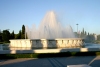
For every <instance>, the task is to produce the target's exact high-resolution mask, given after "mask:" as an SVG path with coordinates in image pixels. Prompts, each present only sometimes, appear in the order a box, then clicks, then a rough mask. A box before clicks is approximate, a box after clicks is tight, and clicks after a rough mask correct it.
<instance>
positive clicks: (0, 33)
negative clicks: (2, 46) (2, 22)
mask: <svg viewBox="0 0 100 67" xmlns="http://www.w3.org/2000/svg"><path fill="white" fill-rule="evenodd" d="M0 42H2V32H1V30H0Z"/></svg>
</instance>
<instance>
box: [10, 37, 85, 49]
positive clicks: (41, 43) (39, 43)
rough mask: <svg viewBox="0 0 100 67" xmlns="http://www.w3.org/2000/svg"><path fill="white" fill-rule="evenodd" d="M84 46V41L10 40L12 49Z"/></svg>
mask: <svg viewBox="0 0 100 67" xmlns="http://www.w3.org/2000/svg"><path fill="white" fill-rule="evenodd" d="M82 46H84V42H83V39H81V38H69V39H17V40H10V47H16V48H17V47H18V48H30V49H31V48H72V47H82Z"/></svg>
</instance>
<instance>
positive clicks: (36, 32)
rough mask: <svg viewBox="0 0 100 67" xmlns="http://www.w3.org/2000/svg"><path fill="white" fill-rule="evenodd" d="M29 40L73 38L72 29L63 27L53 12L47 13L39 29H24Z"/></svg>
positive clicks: (33, 27)
mask: <svg viewBox="0 0 100 67" xmlns="http://www.w3.org/2000/svg"><path fill="white" fill-rule="evenodd" d="M26 33H27V36H28V38H29V39H55V38H75V35H74V33H73V30H72V27H71V26H67V25H66V27H64V26H62V25H61V22H59V20H58V19H57V16H56V14H55V12H54V11H50V12H47V14H46V15H45V17H44V19H43V20H42V22H41V23H40V25H39V27H38V28H36V27H35V25H34V26H32V28H29V27H28V26H27V27H26Z"/></svg>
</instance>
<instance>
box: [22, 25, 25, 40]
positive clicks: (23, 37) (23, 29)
mask: <svg viewBox="0 0 100 67" xmlns="http://www.w3.org/2000/svg"><path fill="white" fill-rule="evenodd" d="M21 38H22V39H25V26H24V25H22V36H21Z"/></svg>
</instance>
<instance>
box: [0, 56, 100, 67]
mask: <svg viewBox="0 0 100 67" xmlns="http://www.w3.org/2000/svg"><path fill="white" fill-rule="evenodd" d="M80 64H87V65H90V66H91V67H100V56H80V57H78V56H77V57H54V58H39V59H37V58H21V59H6V60H0V67H67V65H80Z"/></svg>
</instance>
